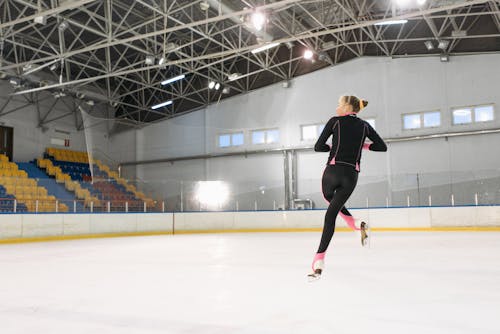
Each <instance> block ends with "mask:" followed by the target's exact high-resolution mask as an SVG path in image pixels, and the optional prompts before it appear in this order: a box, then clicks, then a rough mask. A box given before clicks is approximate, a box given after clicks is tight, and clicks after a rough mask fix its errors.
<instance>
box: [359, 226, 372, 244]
mask: <svg viewBox="0 0 500 334" xmlns="http://www.w3.org/2000/svg"><path fill="white" fill-rule="evenodd" d="M360 228H361V231H360V232H361V246H362V247H367V248H370V227H369V226H368V224H367V223H365V222H361V226H360Z"/></svg>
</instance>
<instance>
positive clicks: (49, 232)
mask: <svg viewBox="0 0 500 334" xmlns="http://www.w3.org/2000/svg"><path fill="white" fill-rule="evenodd" d="M351 212H352V214H353V215H354V216H355V217H356V218H359V219H362V220H366V221H368V222H370V224H371V226H372V228H373V229H375V230H376V229H380V230H410V231H411V230H416V231H417V230H420V231H425V230H429V231H432V230H440V229H443V228H444V229H449V228H455V229H471V228H472V229H479V230H496V229H498V230H500V206H464V207H418V208H416V207H413V208H412V207H410V208H376V209H353V210H351ZM324 215H325V210H298V211H244V212H241V211H239V212H236V211H235V212H178V213H177V212H176V213H172V212H169V213H110V214H106V213H104V214H102V213H101V214H1V215H0V240H4V241H12V240H18V239H20V240H24V239H26V240H28V239H35V240H36V239H43V238H46V239H50V238H56V239H57V238H61V239H64V238H75V237H78V236H82V237H94V236H122V235H144V234H146V235H147V234H172V233H174V234H175V233H212V232H213V233H215V232H260V231H283V232H285V231H309V230H311V231H312V230H319V229H321V228H322V226H323V222H324ZM336 226H337V230H338V231H342V230H347V226H346V224H345V223H344V221H343V220H342V219H341V218H337V222H336Z"/></svg>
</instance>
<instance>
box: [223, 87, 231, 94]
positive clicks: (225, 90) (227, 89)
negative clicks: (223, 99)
mask: <svg viewBox="0 0 500 334" xmlns="http://www.w3.org/2000/svg"><path fill="white" fill-rule="evenodd" d="M230 92H231V89H230V88H229V87H224V88H223V89H222V94H229V93H230Z"/></svg>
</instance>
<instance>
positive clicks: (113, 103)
mask: <svg viewBox="0 0 500 334" xmlns="http://www.w3.org/2000/svg"><path fill="white" fill-rule="evenodd" d="M109 104H110V105H111V106H112V107H113V108H116V107H117V106H118V102H116V101H111V102H109Z"/></svg>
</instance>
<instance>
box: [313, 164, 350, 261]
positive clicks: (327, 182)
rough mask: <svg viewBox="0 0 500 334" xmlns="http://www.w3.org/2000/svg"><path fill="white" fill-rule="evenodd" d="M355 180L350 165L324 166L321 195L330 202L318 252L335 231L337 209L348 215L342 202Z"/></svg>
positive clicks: (321, 251)
mask: <svg viewBox="0 0 500 334" xmlns="http://www.w3.org/2000/svg"><path fill="white" fill-rule="evenodd" d="M357 182H358V172H357V171H356V170H355V169H354V168H353V167H352V166H348V165H342V164H336V165H328V166H326V168H325V171H324V172H323V179H322V189H323V196H324V197H325V199H326V200H327V201H328V202H330V205H328V209H327V210H326V214H325V225H324V226H323V234H322V235H321V243H320V244H319V248H318V253H324V252H325V251H326V249H327V248H328V245H329V244H330V240H332V237H333V232H334V231H335V219H336V218H337V215H338V213H339V211H340V210H342V213H343V214H346V215H349V216H350V213H349V211H347V209H346V208H345V207H344V204H345V202H347V200H348V199H349V197H350V196H351V194H352V192H353V191H354V188H356V183H357Z"/></svg>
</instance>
